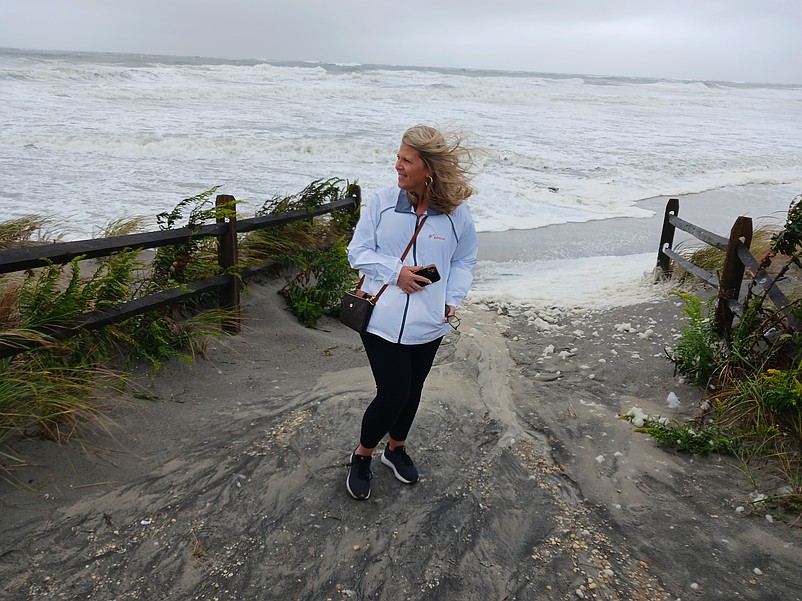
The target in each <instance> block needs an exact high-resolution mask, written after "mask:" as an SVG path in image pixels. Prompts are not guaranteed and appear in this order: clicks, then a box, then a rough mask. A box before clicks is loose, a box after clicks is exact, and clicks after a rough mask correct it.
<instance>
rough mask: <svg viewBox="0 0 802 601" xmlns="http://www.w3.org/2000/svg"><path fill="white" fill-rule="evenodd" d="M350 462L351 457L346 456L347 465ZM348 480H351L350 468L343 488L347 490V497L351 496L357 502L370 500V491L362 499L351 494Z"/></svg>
mask: <svg viewBox="0 0 802 601" xmlns="http://www.w3.org/2000/svg"><path fill="white" fill-rule="evenodd" d="M382 456H383V455H382ZM352 460H353V456H351V455H349V456H348V463H351V461H352ZM350 479H351V468H350V467H349V468H348V475H347V476H346V477H345V488H346V489H347V490H348V494H349V495H351V496H352V497H353V498H355V499H356V500H357V501H367V500H368V499H369V498H370V492H371V491H368V494H367V496H364V497H358V496H357V495H355V494H354V493H353V491H352V490H351V483H350Z"/></svg>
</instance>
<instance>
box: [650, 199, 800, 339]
mask: <svg viewBox="0 0 802 601" xmlns="http://www.w3.org/2000/svg"><path fill="white" fill-rule="evenodd" d="M678 213H679V199H677V198H672V199H670V200H669V201H668V203H667V204H666V211H665V217H664V219H663V229H662V233H661V235H660V248H659V250H658V251H657V267H656V269H655V280H659V279H663V278H667V277H670V276H671V261H674V262H675V263H676V264H677V265H679V266H680V267H682V268H683V269H685V270H686V271H687V272H688V273H690V274H692V275H693V276H695V277H696V278H698V279H700V280H702V281H703V282H705V283H707V284H709V285H710V286H712V287H714V288H717V289H718V302H717V305H716V318H715V319H716V329H717V330H718V331H719V333H721V334H724V335H725V336H726V337H727V338H728V339H729V333H730V331H731V329H732V321H733V317H734V316H736V315H737V316H738V317H742V316H743V307H742V306H741V304H740V303H739V298H740V294H741V287H742V284H743V277H744V274H745V273H747V272H748V273H749V274H750V276H751V277H752V278H754V281H755V282H756V284H757V285H758V286H760V287H761V288H763V290H764V291H765V292H766V293H767V294H768V296H769V298H770V299H771V302H772V303H774V306H775V307H777V310H778V311H779V312H780V314H781V315H782V316H783V317H784V318H785V319H786V320H787V322H788V324H789V325H790V326H791V327H792V328H793V329H795V330H802V323H800V321H799V320H798V319H796V318H795V317H794V315H793V314H792V311H791V309H792V308H791V304H790V302H789V301H788V298H787V297H786V296H785V294H783V292H782V290H780V289H779V287H777V286H776V283H777V282H776V280H775V279H774V278H773V277H772V276H771V275H769V274H768V273H766V271H765V270H763V269H762V268H761V267H760V263H759V262H758V260H757V259H755V257H754V256H753V255H752V253H751V252H750V250H749V246H750V245H751V243H752V220H751V219H750V218H749V217H743V216H741V217H738V218H737V219H736V220H735V223H734V224H733V226H732V229H731V230H730V235H729V237H728V238H725V237H723V236H720V235H718V234H714V233H713V232H710V231H708V230H706V229H704V228H701V227H699V226H697V225H694V224H692V223H690V222H688V221H685V220H684V219H680V218H679V216H678ZM677 229H679V230H682V231H684V232H687V233H689V234H691V235H692V236H693V237H694V238H696V239H697V240H700V241H701V242H704V243H705V244H707V245H709V246H712V247H714V248H717V249H719V250H721V251H723V252H724V253H725V257H724V264H723V266H722V269H721V276H720V277H717V276H716V275H715V274H713V273H710V272H709V271H707V270H705V269H703V268H702V267H699V266H698V265H694V264H693V263H692V262H691V261H690V260H688V259H686V258H685V257H683V256H682V255H680V254H679V253H677V252H676V251H675V250H673V249H672V248H671V247H672V245H673V243H674V233H675V231H676V230H677Z"/></svg>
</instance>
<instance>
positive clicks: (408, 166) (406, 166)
mask: <svg viewBox="0 0 802 601" xmlns="http://www.w3.org/2000/svg"><path fill="white" fill-rule="evenodd" d="M395 170H396V172H397V173H398V187H399V188H401V189H402V190H406V191H407V192H415V193H417V194H418V196H420V195H422V194H423V190H424V189H425V188H426V178H427V177H429V175H431V174H430V173H429V168H428V167H427V166H426V163H424V162H423V159H422V158H421V157H420V153H418V151H417V150H415V149H414V148H412V146H407V145H406V144H404V143H403V142H401V146H400V147H399V149H398V159H397V160H396V162H395Z"/></svg>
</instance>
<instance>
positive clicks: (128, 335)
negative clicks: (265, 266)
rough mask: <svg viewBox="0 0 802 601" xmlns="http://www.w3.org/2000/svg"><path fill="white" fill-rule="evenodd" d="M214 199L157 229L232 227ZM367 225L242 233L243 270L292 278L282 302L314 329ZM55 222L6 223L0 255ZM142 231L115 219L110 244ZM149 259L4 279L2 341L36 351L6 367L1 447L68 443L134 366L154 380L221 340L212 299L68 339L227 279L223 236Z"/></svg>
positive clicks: (307, 197)
mask: <svg viewBox="0 0 802 601" xmlns="http://www.w3.org/2000/svg"><path fill="white" fill-rule="evenodd" d="M341 184H343V182H342V181H341V180H338V179H332V180H328V181H316V182H313V183H312V184H310V185H309V186H308V187H307V188H306V189H304V190H303V191H302V192H300V193H299V194H297V195H295V196H290V197H286V198H279V199H273V200H271V201H268V202H266V203H265V204H264V206H263V207H262V209H261V210H260V212H259V214H260V215H267V214H278V213H283V212H286V211H293V210H306V211H312V210H314V209H315V208H317V207H319V206H320V205H322V204H324V203H327V202H331V201H335V200H339V199H341V198H345V197H346V196H348V195H350V194H352V193H354V192H355V191H356V187H355V186H356V185H355V184H348V183H345V184H344V185H341ZM216 191H217V188H216V187H214V188H211V189H210V190H207V191H205V192H203V193H201V194H198V195H197V196H193V197H191V198H187V199H185V200H182V201H181V202H180V203H178V205H176V207H175V208H174V209H173V210H172V211H170V212H165V213H161V214H159V215H157V216H156V220H157V223H158V225H159V228H160V229H162V230H172V229H176V228H185V227H186V228H195V227H199V226H202V225H204V224H207V223H210V222H214V221H215V220H217V219H220V218H223V217H228V216H229V215H228V212H229V211H233V210H234V207H222V208H217V207H215V206H214V204H213V196H214V194H215V192H216ZM357 217H358V209H357V210H354V209H350V208H349V209H347V210H343V211H339V212H336V213H334V214H327V215H324V216H321V217H315V218H314V219H313V218H309V219H306V220H302V221H298V222H294V223H291V224H288V225H283V226H280V227H275V228H271V229H265V230H257V231H255V232H252V233H249V234H245V235H242V236H241V240H240V249H241V251H240V252H241V257H240V265H239V267H244V266H247V265H254V264H262V263H265V262H269V263H270V264H272V265H273V266H274V275H283V276H285V277H286V278H287V283H286V285H285V286H284V288H283V289H282V294H284V296H285V297H286V298H287V299H288V302H289V306H290V309H291V310H292V311H293V312H294V313H295V314H296V315H297V316H298V318H299V320H300V321H301V322H302V323H303V324H304V325H306V326H309V327H312V326H314V325H315V324H316V323H317V322H318V320H319V319H320V317H321V315H323V314H324V313H332V314H333V313H336V311H337V310H338V308H339V307H338V302H339V298H340V296H341V294H342V291H343V290H345V289H346V288H348V287H349V286H350V285H352V284H353V281H354V279H355V278H354V273H353V270H351V268H350V266H349V265H348V262H347V258H346V256H345V245H346V242H347V240H348V239H349V238H350V235H351V233H352V232H353V227H354V225H355V223H356V219H357ZM48 224H49V222H48V220H47V219H45V218H42V217H40V216H31V217H27V218H22V219H15V220H12V221H8V222H5V223H0V249H2V248H14V247H19V246H22V245H32V244H41V243H46V242H52V241H53V239H52V237H48V236H49V234H48V233H47V232H46V229H45V228H46V227H47V226H48ZM141 227H142V220H141V219H134V220H130V221H126V220H117V221H114V222H112V223H111V224H109V225H108V226H107V227H106V228H105V230H104V232H103V235H104V236H120V235H125V234H130V233H137V232H139V231H140V230H141ZM144 254H145V253H144V252H140V251H124V252H120V253H116V254H114V255H111V256H108V257H104V258H103V259H101V260H92V261H90V260H86V259H85V258H83V257H77V258H75V259H74V260H72V261H71V262H70V263H68V264H66V265H55V264H48V265H46V266H45V267H42V268H39V269H35V270H29V271H27V272H25V273H24V274H7V275H2V276H0V329H1V330H2V332H0V341H2V342H3V343H4V344H11V345H20V348H30V347H29V346H28V343H33V344H32V346H33V347H34V348H31V350H26V351H25V352H22V353H19V354H17V355H15V356H13V357H9V358H5V359H0V442H2V441H3V440H5V439H7V438H8V437H9V436H10V435H12V434H15V433H25V434H37V435H43V436H46V437H48V438H51V439H53V440H57V441H66V440H68V439H69V438H70V437H72V436H73V435H74V434H75V433H76V432H78V431H80V426H81V424H82V423H83V422H84V421H85V420H86V419H88V418H92V417H96V418H97V417H99V416H101V415H102V412H103V408H102V407H101V406H100V404H99V401H98V398H99V397H100V396H101V395H100V394H99V392H100V391H101V390H103V389H104V387H106V386H113V387H114V388H115V389H116V390H117V391H118V392H120V391H122V390H124V388H125V385H126V372H127V370H128V369H129V368H130V367H131V366H132V365H133V364H134V363H135V362H142V361H145V362H147V363H148V364H149V365H150V366H151V371H152V373H153V374H154V375H155V374H156V373H157V372H158V371H159V370H160V369H161V368H162V367H163V366H164V364H165V361H167V360H169V359H174V358H179V359H183V360H187V361H192V360H193V359H194V358H195V357H196V356H198V355H202V354H203V352H204V350H205V344H206V342H207V341H208V340H209V339H210V338H212V337H220V336H221V328H220V324H221V320H223V319H226V318H228V317H230V316H228V315H226V313H225V312H224V311H222V310H221V309H220V308H219V307H218V306H217V296H216V294H211V293H210V294H202V295H197V296H195V297H193V298H192V300H191V301H186V302H182V303H180V304H172V305H168V306H166V307H162V308H160V309H158V310H153V311H149V312H147V313H144V314H141V315H138V316H135V317H131V318H129V319H127V320H125V321H122V322H119V323H114V324H111V325H107V326H105V327H103V328H100V329H97V330H87V329H79V330H78V333H77V335H73V336H66V333H67V332H68V331H71V329H72V328H74V326H75V324H76V320H77V319H78V318H79V316H81V315H83V314H86V313H89V312H93V311H103V310H114V309H117V308H119V307H120V306H121V305H122V304H123V303H126V302H129V301H132V300H135V299H138V298H141V297H144V296H148V295H151V294H155V293H159V292H162V291H166V290H172V289H176V288H178V289H181V288H185V287H186V286H187V284H188V283H190V282H192V281H195V280H199V279H204V278H207V277H211V276H214V275H217V274H218V273H219V266H218V248H217V240H216V239H215V238H197V239H195V238H190V239H189V240H188V241H186V242H184V243H181V244H175V245H171V246H165V247H161V248H159V249H158V250H157V251H156V252H155V253H150V254H151V255H152V259H150V260H147V261H144V260H142V256H143V255H144ZM135 396H136V395H135ZM2 455H3V456H4V457H5V458H6V459H13V458H11V457H9V456H8V454H2Z"/></svg>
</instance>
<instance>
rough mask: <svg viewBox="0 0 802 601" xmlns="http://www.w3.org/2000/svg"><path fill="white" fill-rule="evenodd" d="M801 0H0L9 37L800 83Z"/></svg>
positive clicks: (31, 44)
mask: <svg viewBox="0 0 802 601" xmlns="http://www.w3.org/2000/svg"><path fill="white" fill-rule="evenodd" d="M801 24H802V2H799V0H701V1H700V0H675V1H674V2H663V1H660V2H657V1H654V0H638V1H635V0H632V1H630V0H618V1H609V2H598V1H597V0H592V1H591V0H573V1H570V2H548V3H545V2H533V1H531V0H525V1H524V0H521V1H511V0H507V1H499V2H487V1H486V0H485V1H481V2H480V1H475V0H461V1H456V0H441V1H432V0H429V1H424V0H408V1H407V2H406V3H403V4H399V3H391V2H383V1H381V0H341V1H340V2H320V0H314V1H313V0H293V2H291V3H290V2H274V1H265V0H225V1H223V0H220V1H217V2H199V1H197V0H169V1H167V2H165V1H164V0H115V1H114V2H102V1H100V0H25V1H24V2H22V1H20V0H0V45H3V46H11V47H22V48H44V49H60V50H96V51H111V52H142V53H154V54H191V55H205V56H218V57H226V58H233V57H238V58H268V59H284V60H319V61H336V62H362V63H391V64H407V65H430V66H451V67H478V68H495V69H521V70H530V71H545V72H550V71H551V72H564V73H588V74H607V75H641V76H655V77H673V78H681V79H726V80H746V81H773V82H778V83H802V36H799V35H798V29H799V26H800V25H801Z"/></svg>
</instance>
